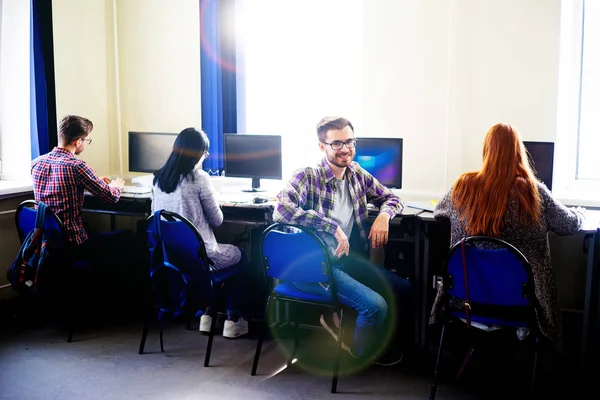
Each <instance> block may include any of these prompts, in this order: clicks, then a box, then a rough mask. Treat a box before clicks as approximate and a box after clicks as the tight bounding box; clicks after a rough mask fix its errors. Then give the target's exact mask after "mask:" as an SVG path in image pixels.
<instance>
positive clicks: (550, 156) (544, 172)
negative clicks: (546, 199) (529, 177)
mask: <svg viewBox="0 0 600 400" xmlns="http://www.w3.org/2000/svg"><path fill="white" fill-rule="evenodd" d="M523 144H524V145H525V148H526V149H527V152H528V153H529V163H530V165H531V167H532V168H533V170H534V172H535V175H536V176H537V177H538V179H539V180H540V181H542V182H543V183H544V184H545V185H546V186H547V187H548V189H549V190H552V174H553V172H554V143H552V142H523Z"/></svg>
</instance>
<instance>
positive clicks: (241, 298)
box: [206, 251, 248, 319]
mask: <svg viewBox="0 0 600 400" xmlns="http://www.w3.org/2000/svg"><path fill="white" fill-rule="evenodd" d="M247 273H248V259H247V258H246V254H245V253H244V252H243V251H242V257H241V258H240V261H238V262H237V264H234V265H232V266H230V267H227V268H224V269H221V270H219V271H215V272H214V277H215V284H217V285H218V284H219V283H221V282H225V289H226V290H227V316H228V317H229V318H230V319H232V318H237V317H241V316H244V315H245V314H246V301H247V299H246V286H247V285H246V276H247ZM206 312H207V313H208V314H212V310H210V309H208V308H207V311H206Z"/></svg>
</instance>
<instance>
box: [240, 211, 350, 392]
mask: <svg viewBox="0 0 600 400" xmlns="http://www.w3.org/2000/svg"><path fill="white" fill-rule="evenodd" d="M274 231H278V232H282V231H284V232H285V231H288V233H290V234H294V233H304V234H306V235H308V236H309V237H310V238H311V239H313V240H314V241H315V242H316V243H317V244H318V246H319V247H320V249H321V251H322V252H323V258H324V265H322V266H321V267H322V270H323V271H324V273H325V274H324V276H326V277H327V284H329V285H330V286H329V288H330V291H331V301H323V302H316V301H308V300H304V299H298V298H293V297H289V296H283V295H280V294H278V293H277V292H276V288H277V285H278V284H276V283H275V282H274V280H275V279H279V278H278V277H271V276H269V273H268V270H269V268H270V266H269V258H268V256H267V255H266V254H265V253H266V252H265V249H264V242H265V239H266V238H267V237H268V236H269V235H270V234H271V233H272V232H274ZM259 252H260V260H261V264H262V272H263V275H264V279H265V282H266V283H267V286H268V291H269V295H268V298H267V303H266V306H265V314H264V321H263V323H262V324H261V329H260V333H259V338H258V343H257V344H256V352H255V355H254V361H253V363H252V371H251V373H250V374H251V375H252V376H254V375H256V370H257V368H258V362H259V358H260V352H261V349H262V345H263V341H264V338H265V334H266V330H267V326H268V315H269V306H270V305H271V303H273V302H274V301H276V300H281V301H284V302H286V303H287V302H291V303H299V304H305V305H311V306H317V307H327V308H329V309H332V310H333V311H337V312H338V313H339V319H340V326H339V328H338V341H337V344H336V350H335V358H334V364H333V376H332V381H331V393H336V392H337V383H338V374H339V363H340V349H341V344H342V333H343V326H344V310H343V308H342V305H341V304H340V302H339V299H338V292H337V287H336V284H335V281H334V280H333V269H332V263H331V259H330V256H329V251H328V249H327V246H326V245H325V243H324V242H323V240H322V239H321V238H320V237H319V236H318V235H317V234H316V233H315V232H314V231H312V230H311V229H309V228H306V227H303V226H300V225H290V224H284V223H274V224H272V225H270V226H268V227H267V228H266V229H265V230H264V231H263V233H262V235H261V239H260V246H259ZM290 257H294V255H293V254H290ZM323 282H325V281H323ZM290 324H293V328H294V330H293V332H294V348H293V350H292V353H291V354H290V356H289V358H288V360H287V366H288V367H289V366H290V365H291V364H292V361H293V359H294V357H295V355H296V352H297V351H298V345H299V339H298V329H299V324H298V322H297V321H290Z"/></svg>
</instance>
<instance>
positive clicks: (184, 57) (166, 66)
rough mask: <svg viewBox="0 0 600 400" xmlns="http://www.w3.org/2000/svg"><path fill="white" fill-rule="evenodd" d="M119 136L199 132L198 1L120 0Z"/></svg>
mask: <svg viewBox="0 0 600 400" xmlns="http://www.w3.org/2000/svg"><path fill="white" fill-rule="evenodd" d="M117 4H118V8H117V15H118V33H117V37H118V46H119V51H118V54H119V80H120V86H119V87H120V103H121V132H122V138H121V140H122V144H123V150H124V158H123V160H124V171H125V173H127V171H128V169H127V162H126V161H127V132H129V131H149V132H174V133H179V132H180V131H181V130H183V129H184V128H187V127H196V128H200V126H201V110H200V21H199V20H200V18H199V1H198V0H177V1H169V2H167V1H163V0H127V1H119V2H118V3H117Z"/></svg>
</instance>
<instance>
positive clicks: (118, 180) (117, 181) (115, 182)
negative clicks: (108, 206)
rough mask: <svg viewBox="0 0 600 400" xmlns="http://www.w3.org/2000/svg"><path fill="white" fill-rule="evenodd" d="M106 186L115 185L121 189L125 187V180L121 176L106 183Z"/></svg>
mask: <svg viewBox="0 0 600 400" xmlns="http://www.w3.org/2000/svg"><path fill="white" fill-rule="evenodd" d="M108 186H110V187H116V188H117V189H123V187H125V181H124V180H123V179H121V178H115V179H113V180H112V181H111V182H110V183H109V184H108Z"/></svg>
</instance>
